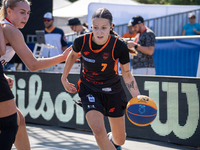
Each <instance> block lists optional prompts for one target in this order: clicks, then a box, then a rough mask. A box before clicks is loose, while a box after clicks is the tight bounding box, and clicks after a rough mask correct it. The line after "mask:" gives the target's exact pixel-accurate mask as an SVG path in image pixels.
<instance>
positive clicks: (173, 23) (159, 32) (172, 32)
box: [114, 9, 200, 36]
mask: <svg viewBox="0 0 200 150" xmlns="http://www.w3.org/2000/svg"><path fill="white" fill-rule="evenodd" d="M191 12H193V13H195V14H196V22H199V23H200V9H195V10H191V11H187V12H182V13H176V14H172V15H166V16H162V17H157V18H152V19H148V20H145V25H146V26H147V27H149V28H150V29H152V30H153V31H154V33H155V35H156V36H179V35H181V34H182V30H183V26H184V25H185V24H187V23H189V19H188V14H189V13H191ZM114 30H115V31H116V32H117V33H118V34H119V35H120V36H122V35H123V34H124V33H126V32H128V29H127V24H122V25H118V26H115V28H114Z"/></svg>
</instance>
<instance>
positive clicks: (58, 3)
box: [53, 0, 71, 11]
mask: <svg viewBox="0 0 200 150" xmlns="http://www.w3.org/2000/svg"><path fill="white" fill-rule="evenodd" d="M70 4H71V2H69V1H68V0H53V11H55V10H57V9H60V8H63V7H66V6H68V5H70Z"/></svg>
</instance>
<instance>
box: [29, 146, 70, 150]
mask: <svg viewBox="0 0 200 150" xmlns="http://www.w3.org/2000/svg"><path fill="white" fill-rule="evenodd" d="M32 146H40V147H44V148H53V149H59V150H69V149H63V148H57V147H51V146H44V145H31V147H32Z"/></svg>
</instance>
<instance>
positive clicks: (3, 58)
mask: <svg viewBox="0 0 200 150" xmlns="http://www.w3.org/2000/svg"><path fill="white" fill-rule="evenodd" d="M5 23H7V24H10V25H12V26H13V24H12V23H10V22H8V21H7V20H3V21H1V24H5ZM14 55H15V51H14V49H13V48H12V47H11V46H8V45H6V54H5V55H3V56H0V62H1V64H2V66H3V67H4V66H5V65H6V64H7V63H8V62H9V61H10V60H11V59H12V57H13V56H14Z"/></svg>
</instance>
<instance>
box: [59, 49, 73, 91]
mask: <svg viewBox="0 0 200 150" xmlns="http://www.w3.org/2000/svg"><path fill="white" fill-rule="evenodd" d="M76 57H77V53H76V52H75V51H73V50H72V51H71V52H70V54H69V55H68V57H67V60H66V62H65V67H64V70H63V74H62V77H61V82H62V84H63V86H64V88H65V90H66V91H68V92H69V93H75V92H76V91H77V90H76V88H75V85H74V84H72V83H69V81H68V80H67V76H68V74H69V72H70V70H71V68H72V66H73V64H74V63H75V61H76Z"/></svg>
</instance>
